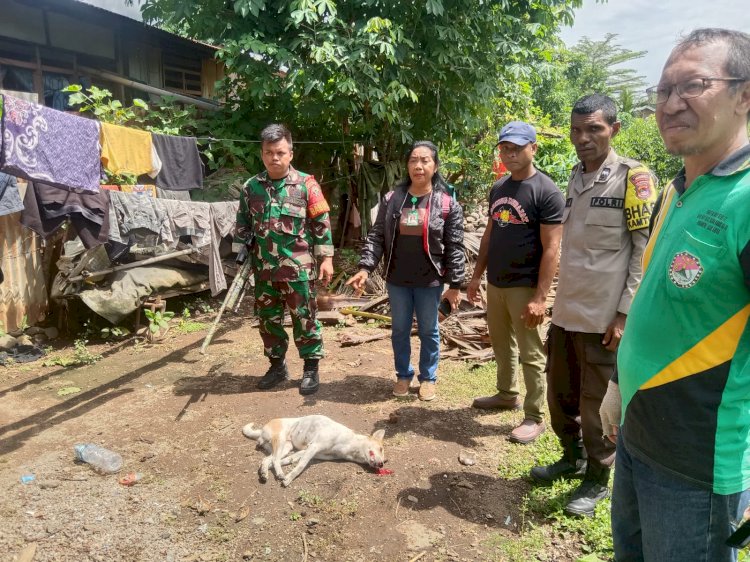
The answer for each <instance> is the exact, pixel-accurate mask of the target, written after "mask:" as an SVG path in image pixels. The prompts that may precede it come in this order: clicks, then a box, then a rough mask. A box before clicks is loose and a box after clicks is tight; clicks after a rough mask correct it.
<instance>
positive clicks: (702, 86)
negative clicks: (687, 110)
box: [646, 78, 747, 105]
mask: <svg viewBox="0 0 750 562" xmlns="http://www.w3.org/2000/svg"><path fill="white" fill-rule="evenodd" d="M711 82H729V83H738V82H747V78H693V79H692V80H685V81H684V82H677V83H676V84H671V85H669V86H654V87H653V88H648V89H647V90H646V98H647V99H648V103H650V104H655V105H659V104H662V103H666V102H667V100H668V99H669V96H671V95H672V89H674V91H675V92H676V93H677V96H678V97H679V98H680V99H683V100H689V99H692V98H697V97H698V96H701V95H703V92H705V91H706V87H708V85H709V83H711Z"/></svg>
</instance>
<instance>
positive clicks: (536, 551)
mask: <svg viewBox="0 0 750 562" xmlns="http://www.w3.org/2000/svg"><path fill="white" fill-rule="evenodd" d="M547 539H548V537H547V536H546V534H545V532H544V530H543V529H542V528H540V527H536V526H534V525H531V524H529V525H527V526H526V529H525V530H524V531H523V532H522V533H521V535H520V536H519V535H508V534H505V533H493V534H491V535H490V536H489V537H488V538H487V540H486V541H484V547H485V548H486V549H487V550H488V551H489V553H488V554H489V559H491V560H497V561H498V562H500V561H502V562H528V561H529V560H537V559H538V558H539V555H540V554H541V553H543V552H544V550H545V548H546V546H547V542H548V540H547Z"/></svg>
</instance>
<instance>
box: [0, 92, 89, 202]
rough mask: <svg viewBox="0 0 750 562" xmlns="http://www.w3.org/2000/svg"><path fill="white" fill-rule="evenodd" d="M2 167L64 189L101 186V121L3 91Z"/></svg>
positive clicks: (0, 155)
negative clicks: (22, 98)
mask: <svg viewBox="0 0 750 562" xmlns="http://www.w3.org/2000/svg"><path fill="white" fill-rule="evenodd" d="M3 98H4V100H3V105H2V150H1V151H0V170H2V171H3V172H7V173H9V174H11V175H14V176H18V177H22V178H26V179H28V180H32V181H34V180H40V181H43V182H45V183H47V184H50V185H54V186H55V187H61V188H64V189H84V190H87V191H99V178H100V176H101V160H100V158H101V148H100V145H99V123H98V122H97V121H94V120H92V119H86V118H84V117H79V116H77V115H68V114H67V113H64V112H62V111H57V110H54V109H50V108H48V107H44V106H42V105H37V104H35V103H31V102H27V101H23V100H20V99H17V98H14V97H13V96H8V95H5V96H3Z"/></svg>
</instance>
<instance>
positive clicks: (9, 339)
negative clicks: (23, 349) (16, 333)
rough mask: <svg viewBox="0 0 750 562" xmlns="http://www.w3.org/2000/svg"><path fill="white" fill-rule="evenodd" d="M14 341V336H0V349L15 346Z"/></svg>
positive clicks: (8, 348) (9, 348)
mask: <svg viewBox="0 0 750 562" xmlns="http://www.w3.org/2000/svg"><path fill="white" fill-rule="evenodd" d="M16 343H17V341H16V338H14V337H13V336H9V335H5V336H0V349H2V350H5V351H10V350H11V349H13V348H14V347H15V345H16Z"/></svg>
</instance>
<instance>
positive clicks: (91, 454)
mask: <svg viewBox="0 0 750 562" xmlns="http://www.w3.org/2000/svg"><path fill="white" fill-rule="evenodd" d="M73 449H75V454H76V458H77V459H78V460H79V461H83V462H85V463H87V464H89V465H91V467H92V468H93V469H94V470H96V471H97V472H99V473H101V474H114V473H115V472H117V471H119V470H120V469H121V468H122V457H121V456H120V455H118V454H117V453H115V452H112V451H110V450H108V449H105V448H104V447H100V446H99V445H95V444H93V443H83V444H79V445H75V446H74V447H73Z"/></svg>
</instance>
